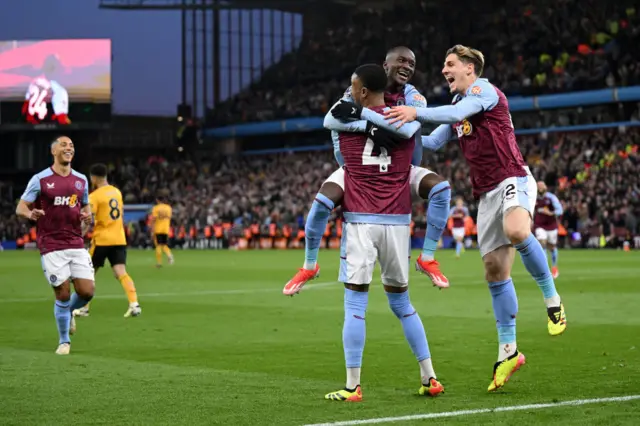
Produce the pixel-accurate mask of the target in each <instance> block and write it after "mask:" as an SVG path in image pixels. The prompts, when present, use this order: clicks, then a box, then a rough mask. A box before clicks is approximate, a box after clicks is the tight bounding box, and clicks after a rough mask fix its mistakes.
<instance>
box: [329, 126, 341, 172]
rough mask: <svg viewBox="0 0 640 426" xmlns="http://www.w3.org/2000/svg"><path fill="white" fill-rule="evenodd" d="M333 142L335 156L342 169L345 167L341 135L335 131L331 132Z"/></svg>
mask: <svg viewBox="0 0 640 426" xmlns="http://www.w3.org/2000/svg"><path fill="white" fill-rule="evenodd" d="M331 142H332V143H333V156H334V157H335V158H336V161H337V162H338V165H339V166H340V167H342V166H344V157H343V156H342V153H341V152H340V134H339V133H338V132H336V131H334V130H332V131H331Z"/></svg>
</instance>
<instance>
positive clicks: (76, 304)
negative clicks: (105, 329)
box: [71, 292, 91, 312]
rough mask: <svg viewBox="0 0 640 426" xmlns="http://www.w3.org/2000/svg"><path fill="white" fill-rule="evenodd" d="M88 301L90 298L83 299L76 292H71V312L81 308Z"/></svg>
mask: <svg viewBox="0 0 640 426" xmlns="http://www.w3.org/2000/svg"><path fill="white" fill-rule="evenodd" d="M90 301H91V299H89V300H84V299H83V298H81V297H80V296H78V293H76V292H73V293H71V312H73V311H75V310H76V309H80V308H83V307H84V306H85V305H86V304H87V303H89V302H90Z"/></svg>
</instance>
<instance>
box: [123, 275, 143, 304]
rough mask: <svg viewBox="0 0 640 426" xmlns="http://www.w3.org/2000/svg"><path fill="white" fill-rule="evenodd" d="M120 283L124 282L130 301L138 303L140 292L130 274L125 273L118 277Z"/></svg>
mask: <svg viewBox="0 0 640 426" xmlns="http://www.w3.org/2000/svg"><path fill="white" fill-rule="evenodd" d="M118 281H120V284H122V288H123V289H124V292H125V293H127V299H129V303H138V293H136V286H135V285H134V284H133V280H132V279H131V277H130V276H129V274H124V275H122V276H121V277H120V278H118Z"/></svg>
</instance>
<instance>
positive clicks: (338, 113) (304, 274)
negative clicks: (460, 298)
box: [283, 46, 451, 295]
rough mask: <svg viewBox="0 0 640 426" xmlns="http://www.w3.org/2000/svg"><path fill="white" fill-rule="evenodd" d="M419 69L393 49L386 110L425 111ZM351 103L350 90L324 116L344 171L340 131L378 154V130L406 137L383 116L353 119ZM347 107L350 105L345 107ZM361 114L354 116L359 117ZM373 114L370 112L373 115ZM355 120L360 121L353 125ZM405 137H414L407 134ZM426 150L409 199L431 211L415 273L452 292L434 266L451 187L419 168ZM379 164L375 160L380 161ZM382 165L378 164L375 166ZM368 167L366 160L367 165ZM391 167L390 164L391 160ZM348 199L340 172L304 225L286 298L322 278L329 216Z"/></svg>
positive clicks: (417, 155)
mask: <svg viewBox="0 0 640 426" xmlns="http://www.w3.org/2000/svg"><path fill="white" fill-rule="evenodd" d="M415 66H416V57H415V55H414V53H413V52H412V51H411V50H410V49H409V48H407V47H402V46H399V47H394V48H393V49H391V50H389V52H388V53H387V56H386V58H385V62H384V69H385V72H386V75H387V86H386V91H385V93H384V99H385V103H386V105H387V106H389V107H391V106H395V105H405V104H408V105H414V106H419V107H424V106H426V105H427V103H426V100H425V98H424V97H423V96H422V95H421V94H420V93H419V92H418V91H417V90H416V88H415V87H413V86H412V85H411V84H408V82H409V80H410V79H411V77H412V76H413V73H414V71H415ZM351 100H353V98H352V95H351V88H348V89H347V91H346V92H345V95H344V97H343V99H342V100H341V101H339V102H338V103H337V104H336V105H334V106H333V107H332V109H331V111H330V112H329V113H328V114H327V115H326V117H325V120H324V127H325V128H327V129H329V130H332V139H333V147H334V154H335V157H336V161H337V162H338V164H339V165H340V166H343V165H344V161H343V155H342V153H341V151H340V144H339V141H338V133H337V132H338V131H340V132H361V133H368V134H369V140H371V150H372V151H371V152H376V153H377V152H380V151H381V150H383V149H384V150H387V149H389V148H390V147H389V145H388V144H389V142H388V140H389V139H388V138H389V135H388V134H387V133H386V132H384V131H377V130H378V129H387V130H390V131H391V132H394V133H396V134H400V135H402V132H399V131H398V129H397V128H396V126H391V125H389V124H388V123H387V122H386V121H385V120H384V117H383V116H380V115H378V114H375V113H371V115H370V116H369V117H362V119H361V118H360V117H354V116H353V115H352V114H351V108H350V107H349V106H346V108H345V105H348V104H349V102H348V101H351ZM345 102H347V103H346V104H345ZM359 110H361V108H360V109H357V110H354V111H359ZM369 112H371V111H369ZM353 120H357V121H353ZM403 136H405V137H410V136H413V134H411V135H407V134H404V135H403ZM422 151H423V149H422V147H421V146H420V144H417V146H416V148H415V151H414V152H413V157H412V161H411V162H412V164H413V166H414V167H412V168H411V193H412V199H413V201H422V200H426V201H428V202H429V205H428V207H427V223H428V227H427V233H426V236H425V242H424V246H423V250H422V253H421V254H420V256H419V257H418V259H417V261H416V269H417V270H418V271H419V272H421V273H423V274H426V275H427V276H428V277H429V278H430V279H431V281H432V282H433V284H434V285H436V286H438V287H441V288H443V287H448V286H449V280H448V279H447V278H446V277H445V276H444V274H442V272H440V266H439V264H438V262H437V261H436V260H435V257H434V256H435V251H436V248H437V245H438V241H439V240H440V237H441V236H442V232H443V231H444V228H445V226H446V224H447V219H448V213H449V205H450V203H451V187H450V185H449V182H447V181H446V180H445V179H444V178H442V177H441V176H439V175H437V174H436V173H434V172H433V171H431V170H429V169H425V168H423V167H420V164H421V162H422ZM376 158H377V157H376ZM378 160H380V158H377V160H376V161H378ZM362 161H364V157H363V160H362ZM389 161H391V160H389ZM343 194H344V170H343V169H342V167H340V168H339V169H338V170H336V171H335V172H334V173H333V174H332V175H331V176H329V178H328V179H327V180H326V181H325V182H324V183H323V184H322V187H321V188H320V191H319V192H318V194H317V195H316V197H315V200H314V201H313V204H312V205H311V210H309V215H308V217H307V221H306V225H305V262H304V266H303V267H302V268H300V270H299V271H298V273H297V274H296V275H295V276H294V277H293V278H292V279H291V280H290V281H289V282H288V283H287V284H286V285H285V288H284V289H283V293H284V294H286V295H293V294H296V293H298V292H299V291H300V289H301V288H302V286H304V285H305V284H306V283H307V282H308V281H309V280H311V279H313V278H315V277H317V276H318V274H319V272H320V267H319V266H318V263H317V260H318V250H319V248H320V244H321V241H322V236H323V234H324V231H325V229H326V226H327V222H328V221H329V216H330V215H331V211H332V210H333V208H334V206H336V205H338V204H339V203H340V202H341V201H342V197H343Z"/></svg>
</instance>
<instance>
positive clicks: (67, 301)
mask: <svg viewBox="0 0 640 426" xmlns="http://www.w3.org/2000/svg"><path fill="white" fill-rule="evenodd" d="M51 154H52V155H53V166H51V167H48V168H46V169H45V170H43V171H41V172H40V173H38V174H36V175H35V176H33V177H32V178H31V180H30V181H29V184H28V185H27V189H26V190H25V191H24V194H22V197H20V202H19V203H18V207H17V208H16V214H17V215H18V216H22V217H24V218H26V219H30V220H34V221H36V222H37V223H36V227H37V234H38V238H37V244H38V248H39V249H40V254H41V263H42V269H43V270H44V276H45V278H46V279H47V281H49V284H51V286H52V287H53V292H54V294H55V298H56V300H55V304H54V310H53V312H54V316H55V318H56V324H57V326H58V336H59V341H58V349H57V350H56V354H58V355H68V354H69V351H70V350H71V339H70V338H69V335H70V334H73V333H74V332H75V321H74V320H73V317H72V315H71V313H72V312H73V311H74V310H75V309H80V308H82V307H83V306H85V305H86V304H87V303H88V302H89V301H90V300H91V298H92V297H93V292H94V273H93V265H92V263H91V257H90V256H89V253H88V252H87V250H85V248H84V239H83V235H84V234H85V233H86V231H87V229H88V227H89V226H90V224H91V209H90V207H89V182H87V178H86V177H85V176H84V175H83V174H80V173H78V172H76V171H75V170H73V169H72V168H71V160H72V159H73V156H74V154H75V148H74V146H73V142H72V141H71V139H69V138H68V137H66V136H61V137H59V138H57V139H55V140H54V141H53V142H52V143H51ZM71 282H73V287H74V289H75V293H73V294H71V285H70V283H71Z"/></svg>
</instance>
